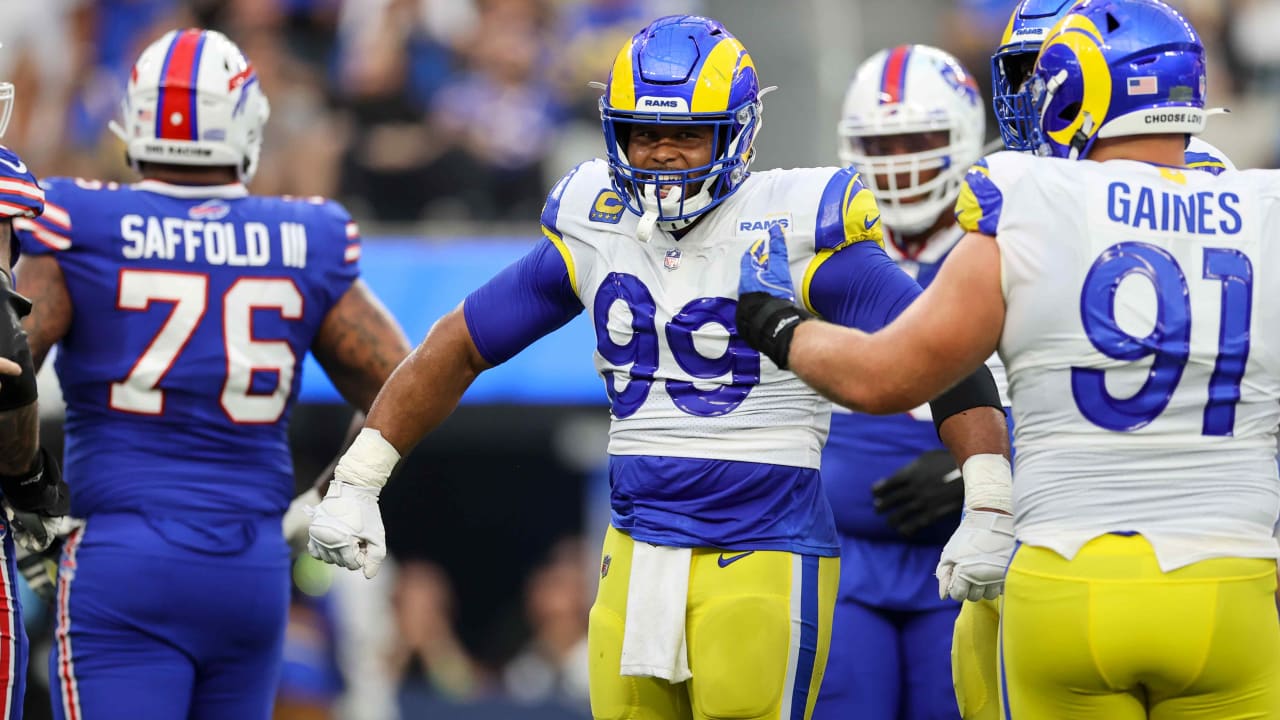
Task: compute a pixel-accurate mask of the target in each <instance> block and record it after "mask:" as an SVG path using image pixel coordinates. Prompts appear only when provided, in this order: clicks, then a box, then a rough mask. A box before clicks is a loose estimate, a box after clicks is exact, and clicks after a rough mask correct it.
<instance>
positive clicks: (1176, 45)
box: [1023, 0, 1208, 160]
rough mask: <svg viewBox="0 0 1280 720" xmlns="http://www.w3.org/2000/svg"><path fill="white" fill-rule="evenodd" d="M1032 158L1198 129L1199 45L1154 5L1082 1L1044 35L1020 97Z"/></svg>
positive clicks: (1078, 154) (1182, 24) (1146, 0)
mask: <svg viewBox="0 0 1280 720" xmlns="http://www.w3.org/2000/svg"><path fill="white" fill-rule="evenodd" d="M1023 92H1024V93H1026V94H1027V98H1028V102H1029V103H1030V104H1031V107H1032V108H1033V109H1034V111H1035V113H1036V116H1037V118H1038V122H1037V124H1036V127H1035V128H1034V129H1033V132H1032V135H1033V145H1034V149H1035V151H1036V153H1037V154H1039V155H1052V156H1055V157H1063V158H1069V159H1073V160H1077V159H1082V158H1085V157H1086V156H1088V154H1089V150H1090V148H1092V147H1093V144H1094V143H1095V142H1096V141H1097V140H1098V139H1099V138H1111V137H1122V136H1130V135H1155V134H1187V135H1193V134H1196V133H1199V132H1200V131H1202V130H1203V129H1204V124H1205V118H1206V116H1207V114H1208V113H1206V111H1205V107H1204V100H1205V97H1204V96H1205V57H1204V45H1203V44H1202V43H1201V42H1200V36H1199V35H1198V34H1197V33H1196V31H1195V28H1193V27H1191V24H1190V23H1189V22H1187V21H1186V19H1185V18H1183V17H1182V15H1180V14H1179V13H1178V11H1176V10H1174V9H1173V8H1171V7H1169V6H1168V5H1166V4H1165V3H1163V2H1161V1H1160V0H1084V1H1083V2H1081V3H1079V4H1078V5H1075V6H1074V7H1072V9H1071V11H1070V12H1068V13H1067V14H1066V15H1065V16H1064V17H1063V18H1062V20H1061V21H1059V23H1058V24H1057V25H1055V26H1054V27H1053V29H1052V30H1050V32H1049V37H1048V38H1047V39H1046V40H1045V42H1044V45H1043V47H1041V48H1040V56H1039V57H1038V58H1037V59H1036V65H1035V70H1034V71H1033V72H1032V76H1031V79H1030V80H1029V81H1028V82H1027V84H1026V86H1025V88H1024V90H1023Z"/></svg>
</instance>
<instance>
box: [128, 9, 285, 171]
mask: <svg viewBox="0 0 1280 720" xmlns="http://www.w3.org/2000/svg"><path fill="white" fill-rule="evenodd" d="M270 114H271V106H270V104H269V103H268V102H267V97H266V95H264V94H263V92H262V88H261V87H260V86H259V84H258V74H257V72H255V71H254V69H253V65H251V64H250V63H249V61H248V60H247V59H246V58H245V56H244V53H242V52H240V48H238V47H236V44H235V43H233V42H231V41H230V40H228V39H227V37H226V36H225V35H223V34H222V33H220V32H215V31H213V30H200V29H196V28H190V29H187V30H173V31H170V32H168V33H166V34H165V35H164V37H162V38H160V39H159V40H157V41H155V42H153V43H151V45H149V46H147V48H146V49H145V50H143V51H142V54H141V55H139V56H138V61H137V62H136V63H134V65H133V70H132V71H131V73H130V76H129V84H128V86H127V87H126V90H125V97H124V100H122V101H121V103H120V115H121V116H120V120H119V122H112V123H111V130H112V132H114V133H115V134H116V135H117V136H119V137H120V139H121V140H123V141H124V142H125V145H126V147H127V149H128V154H129V162H130V164H132V165H133V166H134V169H135V170H136V169H137V167H138V163H140V162H152V163H164V164H169V165H205V166H211V165H230V166H234V167H235V168H236V169H237V172H238V173H239V176H240V179H241V180H242V181H244V182H248V181H249V180H251V179H252V178H253V174H254V172H255V171H256V170H257V167H258V153H259V151H260V150H261V148H262V132H263V128H264V126H265V125H266V123H267V118H268V117H269V116H270Z"/></svg>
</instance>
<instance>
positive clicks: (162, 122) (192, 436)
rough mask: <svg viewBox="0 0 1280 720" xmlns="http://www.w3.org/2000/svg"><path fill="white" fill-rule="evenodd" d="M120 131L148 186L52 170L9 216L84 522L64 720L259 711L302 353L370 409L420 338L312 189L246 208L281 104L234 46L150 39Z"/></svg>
mask: <svg viewBox="0 0 1280 720" xmlns="http://www.w3.org/2000/svg"><path fill="white" fill-rule="evenodd" d="M121 111H122V112H121V118H120V121H119V123H118V124H117V125H115V129H116V130H117V133H118V134H119V135H120V136H121V138H122V139H123V140H124V142H125V145H126V151H127V154H128V159H129V162H130V163H131V164H132V166H133V167H134V168H135V169H136V170H137V171H138V173H139V174H140V175H141V177H142V179H141V180H140V181H139V182H137V183H135V184H132V185H117V184H115V183H101V182H97V181H91V180H79V179H68V178H51V179H47V180H45V181H44V183H43V187H44V192H45V196H46V208H45V212H44V214H43V215H42V216H40V217H38V218H32V219H24V220H21V221H19V222H17V223H16V226H17V229H18V234H19V237H20V238H21V240H22V244H23V250H24V258H23V260H22V262H21V264H20V266H19V272H18V275H19V283H18V288H19V290H21V291H23V292H25V293H27V294H28V295H30V297H31V298H32V300H33V303H34V309H33V311H32V313H31V315H30V316H29V317H28V318H27V319H26V329H27V332H28V333H29V336H30V342H31V352H32V355H33V358H34V361H35V365H36V366H37V367H38V366H39V365H40V364H41V363H42V362H43V361H44V359H45V357H46V355H47V353H48V352H49V350H50V348H51V347H52V346H53V345H55V344H57V345H58V353H57V359H56V363H55V367H56V370H57V373H58V378H59V381H60V382H61V384H62V389H63V395H64V397H65V399H66V402H67V417H66V465H65V467H66V477H67V480H68V483H69V484H70V485H71V486H72V489H73V499H72V507H71V509H72V514H73V515H74V516H75V517H76V518H79V519H82V520H83V524H82V526H81V527H79V528H77V529H76V530H74V531H73V532H72V533H71V534H70V535H69V536H68V537H67V539H66V541H65V543H64V546H63V550H62V560H61V568H60V572H59V578H58V588H57V593H56V603H55V605H56V616H57V618H56V619H57V630H56V638H55V643H54V645H55V647H54V650H53V652H52V653H51V657H50V679H51V682H50V685H51V686H52V696H53V707H54V711H55V716H56V717H58V718H64V719H67V720H77V719H78V718H81V717H89V718H121V719H122V720H123V719H124V718H131V719H133V718H206V719H209V720H213V719H217V718H225V719H227V720H231V719H233V718H235V719H237V720H238V719H241V718H260V719H265V718H268V717H270V715H271V707H272V699H273V696H274V692H275V685H276V679H277V677H278V674H279V666H280V659H281V649H282V644H283V640H284V630H285V620H286V612H287V609H288V603H289V586H290V576H289V550H288V547H287V546H286V543H285V538H284V536H283V534H282V532H281V518H282V516H283V515H284V513H285V509H286V507H288V506H289V504H290V499H291V497H292V495H293V492H292V491H293V486H294V481H293V469H292V463H291V460H290V455H289V444H288V437H287V425H288V422H289V416H290V414H291V410H292V408H293V404H294V400H295V397H296V394H297V391H298V386H299V383H300V381H301V369H302V367H301V366H302V360H303V358H304V356H305V355H306V353H307V351H308V350H310V351H311V352H313V353H314V354H315V356H316V358H317V359H318V360H319V361H320V364H321V366H322V367H324V368H325V370H326V372H327V373H328V374H329V377H330V379H331V380H333V382H334V384H335V385H336V386H337V388H338V390H339V392H341V393H342V395H343V397H344V398H346V399H347V400H348V402H350V403H351V404H352V405H354V406H356V407H357V408H359V409H361V410H364V409H367V408H368V406H369V404H370V403H371V402H372V400H373V397H374V396H375V394H376V392H377V389H378V388H379V387H380V386H381V385H382V383H383V382H384V381H385V380H386V378H387V376H388V375H389V374H390V372H391V370H392V369H393V368H394V367H395V365H396V364H397V363H398V362H399V361H400V360H401V359H402V358H403V357H404V356H405V355H406V354H407V352H408V349H409V348H408V342H407V340H406V338H405V337H404V335H403V333H402V332H401V331H400V329H399V328H398V327H397V326H396V324H395V322H394V321H393V320H392V319H391V318H390V317H389V315H388V314H387V313H386V311H385V310H384V309H383V308H382V307H381V305H380V304H379V303H378V301H377V300H376V299H375V298H374V296H373V295H372V294H371V293H370V291H369V290H368V288H367V287H365V285H364V284H363V283H362V282H361V280H360V279H359V270H358V268H359V264H358V260H359V258H360V237H359V232H358V229H357V227H356V225H355V223H353V222H352V221H351V218H350V216H348V215H347V213H346V211H345V210H344V209H343V208H341V207H340V206H339V205H337V204H335V203H333V202H330V201H326V200H324V199H322V198H312V199H292V198H274V197H255V196H252V195H250V194H249V192H248V190H247V189H246V187H245V183H246V182H248V181H249V180H250V179H251V178H252V176H253V173H254V170H255V169H256V167H257V163H258V152H259V148H260V145H261V141H262V132H263V127H264V125H265V123H266V121H267V116H268V113H269V110H268V104H267V99H266V96H265V95H264V94H263V90H262V88H261V87H260V86H259V83H258V76H257V74H256V73H255V71H254V68H253V66H252V65H251V64H250V63H249V62H248V60H247V59H246V58H245V57H244V56H243V54H242V53H241V52H240V50H239V48H237V47H236V46H235V44H233V43H232V42H231V41H230V40H228V39H227V38H226V37H224V36H223V35H221V34H219V33H216V32H211V31H205V30H198V29H189V30H182V31H173V32H169V33H167V34H166V35H164V36H163V37H162V38H160V39H159V40H157V41H156V42H155V43H153V44H152V45H150V46H149V47H147V48H146V49H145V50H144V51H143V52H142V54H141V56H140V57H139V58H138V61H137V63H136V64H135V65H134V67H133V71H132V73H131V77H130V79H129V83H128V87H127V90H126V95H125V98H124V100H123V102H122V107H121Z"/></svg>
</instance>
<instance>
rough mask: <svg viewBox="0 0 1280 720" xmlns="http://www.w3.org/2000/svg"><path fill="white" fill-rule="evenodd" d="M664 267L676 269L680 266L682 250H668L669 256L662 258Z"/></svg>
mask: <svg viewBox="0 0 1280 720" xmlns="http://www.w3.org/2000/svg"><path fill="white" fill-rule="evenodd" d="M662 267H664V268H666V269H668V270H675V269H676V268H678V267H680V250H678V249H677V248H671V249H670V250H668V251H667V256H666V257H664V258H662Z"/></svg>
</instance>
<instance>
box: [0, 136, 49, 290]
mask: <svg viewBox="0 0 1280 720" xmlns="http://www.w3.org/2000/svg"><path fill="white" fill-rule="evenodd" d="M42 212H44V190H42V189H41V188H40V186H39V185H37V184H36V178H35V176H34V175H32V174H31V171H30V170H29V169H28V168H27V165H26V163H24V162H22V159H21V158H19V157H18V156H17V155H16V154H14V152H13V151H12V150H10V149H9V148H7V147H5V146H3V145H0V220H9V219H12V218H33V217H36V216H37V215H39V214H40V213H42ZM9 243H10V245H9V264H10V265H12V264H13V263H16V262H18V251H19V243H18V238H17V235H16V234H10V237H9Z"/></svg>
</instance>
